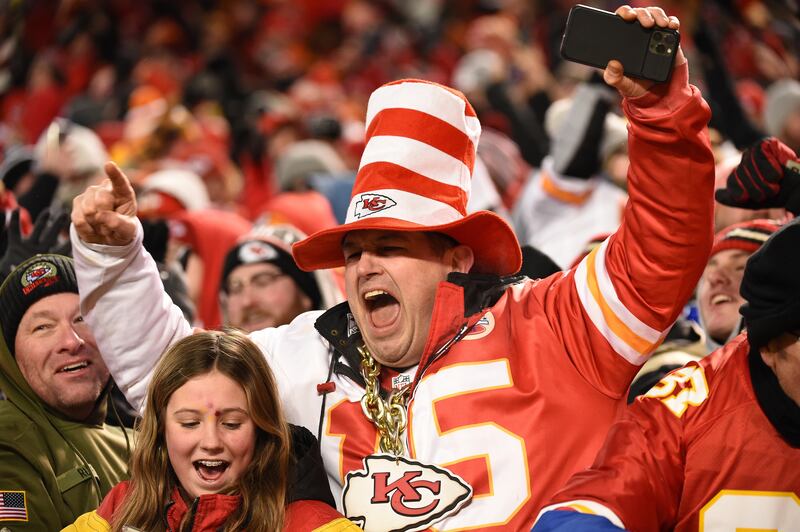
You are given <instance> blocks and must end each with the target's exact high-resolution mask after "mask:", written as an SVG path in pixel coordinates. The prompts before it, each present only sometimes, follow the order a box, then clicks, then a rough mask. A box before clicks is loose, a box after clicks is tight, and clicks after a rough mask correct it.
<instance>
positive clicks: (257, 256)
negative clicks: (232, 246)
mask: <svg viewBox="0 0 800 532" xmlns="http://www.w3.org/2000/svg"><path fill="white" fill-rule="evenodd" d="M277 257H278V252H277V251H275V248H273V247H272V246H270V245H269V244H267V243H266V242H261V241H259V240H254V241H252V242H247V243H246V244H244V245H243V246H242V247H241V248H240V249H239V260H240V261H242V262H243V263H245V264H250V263H251V262H267V261H270V260H274V259H275V258H277Z"/></svg>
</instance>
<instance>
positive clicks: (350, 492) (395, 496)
mask: <svg viewBox="0 0 800 532" xmlns="http://www.w3.org/2000/svg"><path fill="white" fill-rule="evenodd" d="M471 498H472V487H471V486H470V485H469V484H468V483H467V482H465V481H464V479H462V478H461V477H459V476H458V475H456V474H454V473H451V472H450V471H448V470H447V469H444V468H441V467H437V466H433V465H428V464H423V463H421V462H417V461H416V460H411V459H409V458H403V457H394V456H391V455H388V454H387V455H372V456H368V457H366V458H365V459H364V469H362V470H359V471H351V472H350V473H349V474H348V475H347V480H346V482H345V486H344V493H343V500H344V513H345V515H346V516H347V517H348V518H350V520H352V521H353V522H355V523H356V524H358V525H359V526H361V528H363V529H364V530H365V531H366V532H378V531H400V530H402V531H404V532H414V531H419V530H425V529H426V528H428V527H429V526H430V525H431V524H432V523H434V522H436V521H438V520H439V519H442V518H443V517H447V516H451V515H455V514H456V513H458V511H459V510H460V509H461V508H462V507H463V506H464V505H465V504H467V503H468V502H469V500H470V499H471Z"/></svg>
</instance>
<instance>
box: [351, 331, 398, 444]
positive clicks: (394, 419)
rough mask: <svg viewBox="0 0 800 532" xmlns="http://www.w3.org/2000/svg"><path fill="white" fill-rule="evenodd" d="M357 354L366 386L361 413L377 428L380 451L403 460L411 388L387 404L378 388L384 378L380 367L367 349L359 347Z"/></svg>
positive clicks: (396, 394)
mask: <svg viewBox="0 0 800 532" xmlns="http://www.w3.org/2000/svg"><path fill="white" fill-rule="evenodd" d="M358 354H359V355H360V356H361V374H362V375H363V376H364V381H365V382H366V386H365V391H364V396H363V397H362V398H361V410H363V411H364V415H365V416H367V419H369V420H370V421H372V423H374V424H375V426H376V427H377V428H378V432H379V433H380V436H381V439H380V447H381V451H382V452H384V453H390V454H392V455H394V456H400V455H402V454H403V449H404V446H403V438H402V436H403V432H404V431H405V430H406V425H407V423H408V416H407V414H406V403H407V402H408V391H409V389H410V388H411V386H410V385H406V386H403V387H402V388H400V389H399V390H397V391H395V392H394V393H392V395H391V396H390V397H389V401H386V400H384V399H383V398H382V397H381V396H380V386H379V384H378V377H379V376H380V374H381V365H380V363H378V362H376V361H375V359H374V358H372V354H371V353H370V352H369V349H367V346H366V345H361V346H359V347H358Z"/></svg>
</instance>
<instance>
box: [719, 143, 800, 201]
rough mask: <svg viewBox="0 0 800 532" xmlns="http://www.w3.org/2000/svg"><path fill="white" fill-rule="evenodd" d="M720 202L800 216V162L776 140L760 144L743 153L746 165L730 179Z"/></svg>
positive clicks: (721, 194) (790, 150)
mask: <svg viewBox="0 0 800 532" xmlns="http://www.w3.org/2000/svg"><path fill="white" fill-rule="evenodd" d="M714 196H715V197H716V199H717V201H718V202H720V203H722V204H723V205H729V206H731V207H739V208H742V209H767V208H771V207H784V208H786V210H788V211H790V212H792V213H794V214H800V160H798V158H797V154H796V153H795V152H794V151H792V149H791V148H789V147H788V146H787V145H786V144H784V143H783V142H781V141H779V140H778V139H776V138H775V137H767V138H764V139H761V140H759V141H758V142H756V143H755V144H753V145H751V146H750V147H749V148H747V149H746V150H744V152H743V153H742V161H741V162H740V163H739V165H738V166H737V167H736V168H734V170H733V172H731V174H730V175H729V176H728V181H727V182H726V183H725V188H721V189H719V190H717V192H716V194H715V195H714Z"/></svg>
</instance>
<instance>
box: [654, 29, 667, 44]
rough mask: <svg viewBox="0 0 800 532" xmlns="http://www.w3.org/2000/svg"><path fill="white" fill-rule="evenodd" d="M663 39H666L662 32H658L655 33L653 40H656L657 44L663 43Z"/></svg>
mask: <svg viewBox="0 0 800 532" xmlns="http://www.w3.org/2000/svg"><path fill="white" fill-rule="evenodd" d="M663 37H664V36H663V35H662V34H661V32H658V31H657V32H655V33H654V34H653V40H654V41H655V42H661V39H662V38H663Z"/></svg>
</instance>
